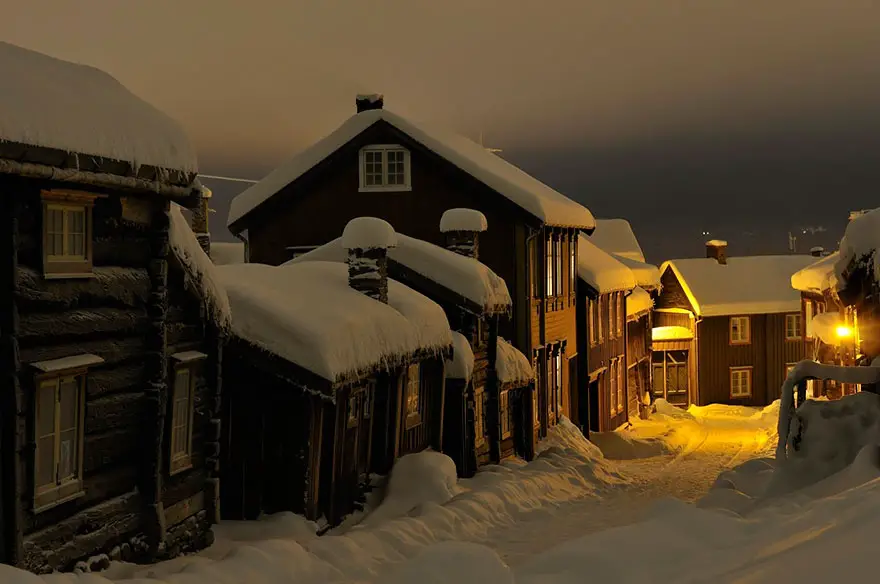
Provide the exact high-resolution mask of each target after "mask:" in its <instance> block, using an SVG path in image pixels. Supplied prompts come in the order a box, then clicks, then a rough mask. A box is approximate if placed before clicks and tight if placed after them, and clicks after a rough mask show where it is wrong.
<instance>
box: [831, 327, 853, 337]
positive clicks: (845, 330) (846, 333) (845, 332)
mask: <svg viewBox="0 0 880 584" xmlns="http://www.w3.org/2000/svg"><path fill="white" fill-rule="evenodd" d="M834 332H835V333H837V336H838V338H841V339H848V338H850V337H851V336H852V334H853V330H852V329H851V328H850V327H848V326H846V325H839V326H838V327H837V328H836V329H835V330H834Z"/></svg>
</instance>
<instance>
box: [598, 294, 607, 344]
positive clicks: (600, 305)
mask: <svg viewBox="0 0 880 584" xmlns="http://www.w3.org/2000/svg"><path fill="white" fill-rule="evenodd" d="M604 300H605V297H604V296H599V299H598V309H597V310H598V314H597V317H598V318H596V324H597V325H598V326H597V327H596V328H597V329H598V330H597V331H596V334H597V335H598V337H597V338H598V340H599V342H600V343H601V342H602V320H603V319H602V315H603V313H604V312H605V309H606V305H607V302H605V301H604Z"/></svg>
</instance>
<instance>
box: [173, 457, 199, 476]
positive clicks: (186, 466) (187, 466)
mask: <svg viewBox="0 0 880 584" xmlns="http://www.w3.org/2000/svg"><path fill="white" fill-rule="evenodd" d="M192 468H193V464H192V460H191V459H189V458H187V459H185V460H180V461H171V468H170V469H169V470H168V476H170V477H173V476H174V475H178V474H180V473H182V472H186V471H188V470H192Z"/></svg>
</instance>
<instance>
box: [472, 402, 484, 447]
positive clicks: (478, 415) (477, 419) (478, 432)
mask: <svg viewBox="0 0 880 584" xmlns="http://www.w3.org/2000/svg"><path fill="white" fill-rule="evenodd" d="M485 398H486V392H485V391H483V390H482V388H481V389H480V390H478V391H476V392H475V393H474V445H475V446H482V445H483V444H484V443H485V442H486V407H485V406H486V404H485Z"/></svg>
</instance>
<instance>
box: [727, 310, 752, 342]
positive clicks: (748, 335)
mask: <svg viewBox="0 0 880 584" xmlns="http://www.w3.org/2000/svg"><path fill="white" fill-rule="evenodd" d="M735 322H736V323H739V327H737V329H736V330H737V336H736V338H734V334H733V331H734V323H735ZM743 323H745V326H743ZM728 331H729V332H728V337H729V339H730V344H731V345H748V344H750V343H751V342H752V322H751V317H749V316H731V317H730V325H729V329H728ZM742 331H745V335H743V333H742Z"/></svg>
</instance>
